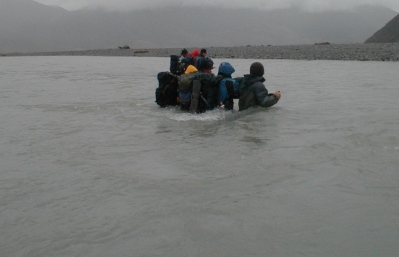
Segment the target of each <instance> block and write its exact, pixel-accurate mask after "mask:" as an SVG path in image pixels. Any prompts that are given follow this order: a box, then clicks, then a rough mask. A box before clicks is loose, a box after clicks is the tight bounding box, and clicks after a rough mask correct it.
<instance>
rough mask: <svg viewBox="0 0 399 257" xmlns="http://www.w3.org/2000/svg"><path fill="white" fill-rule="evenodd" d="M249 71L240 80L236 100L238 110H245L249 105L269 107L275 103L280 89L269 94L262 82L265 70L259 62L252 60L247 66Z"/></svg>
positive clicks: (278, 97) (279, 94)
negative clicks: (237, 99)
mask: <svg viewBox="0 0 399 257" xmlns="http://www.w3.org/2000/svg"><path fill="white" fill-rule="evenodd" d="M249 73H250V74H247V75H244V77H243V78H242V79H241V82H240V89H239V94H240V98H239V101H238V108H239V111H243V110H246V109H248V108H250V107H256V106H261V107H270V106H273V105H275V104H276V103H277V102H278V101H279V100H280V98H281V93H280V91H276V92H275V93H274V94H269V92H268V91H267V89H266V87H265V85H264V84H263V82H265V81H266V79H265V78H264V77H263V75H264V73H265V70H264V67H263V65H262V64H261V63H260V62H254V63H252V64H251V67H250V68H249Z"/></svg>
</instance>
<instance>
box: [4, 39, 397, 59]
mask: <svg viewBox="0 0 399 257" xmlns="http://www.w3.org/2000/svg"><path fill="white" fill-rule="evenodd" d="M187 49H188V50H189V52H190V51H192V50H193V49H194V48H187ZM207 49H208V56H209V57H211V58H221V59H223V58H225V59H233V58H237V59H288V60H344V61H399V43H386V44H322V45H318V44H315V45H288V46H271V45H268V46H239V47H208V48H207ZM180 52H181V48H165V49H132V48H131V49H123V50H122V49H97V50H83V51H63V52H40V53H39V52H37V53H4V54H0V56H143V57H169V56H170V55H172V54H177V55H178V54H180Z"/></svg>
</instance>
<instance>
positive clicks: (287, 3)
mask: <svg viewBox="0 0 399 257" xmlns="http://www.w3.org/2000/svg"><path fill="white" fill-rule="evenodd" d="M35 1H36V2H39V3H42V4H48V5H58V6H61V7H63V8H65V9H68V10H76V9H80V8H83V7H103V8H105V9H112V10H137V9H143V8H151V7H163V6H173V5H183V6H200V5H201V6H204V5H206V6H214V7H229V8H242V7H253V8H254V9H268V10H270V9H276V8H286V7H291V6H297V7H298V6H299V7H300V8H302V9H304V10H308V11H322V10H334V9H335V10H336V9H338V10H339V9H350V8H353V7H356V6H359V5H362V4H378V5H383V6H386V7H388V8H391V9H393V10H395V11H396V12H399V0H35Z"/></svg>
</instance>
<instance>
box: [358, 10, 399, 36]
mask: <svg viewBox="0 0 399 257" xmlns="http://www.w3.org/2000/svg"><path fill="white" fill-rule="evenodd" d="M365 43H399V14H398V15H396V17H395V18H393V19H392V20H390V21H389V22H388V23H387V24H386V25H385V26H384V27H382V28H381V29H380V30H378V31H377V32H376V33H375V34H374V35H373V36H371V37H370V38H368V39H367V40H366V42H365Z"/></svg>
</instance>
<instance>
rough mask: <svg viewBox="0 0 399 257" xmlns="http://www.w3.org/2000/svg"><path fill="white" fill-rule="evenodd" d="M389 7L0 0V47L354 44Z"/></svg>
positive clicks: (7, 50)
mask: <svg viewBox="0 0 399 257" xmlns="http://www.w3.org/2000/svg"><path fill="white" fill-rule="evenodd" d="M396 15H397V13H396V12H394V11H393V10H390V9H388V8H385V7H381V6H362V7H359V8H356V9H354V10H346V11H326V12H322V13H308V12H304V11H302V10H299V9H295V8H291V9H281V10H273V11H264V10H254V9H239V10H238V9H220V8H212V7H203V8H198V7H197V8H193V7H185V6H181V7H175V8H172V7H169V8H162V9H148V10H140V11H129V12H128V11H127V12H108V11H104V10H100V9H97V10H92V9H82V10H78V11H67V10H65V9H62V8H60V7H55V6H46V5H42V4H39V3H37V2H34V1H33V0H0V24H1V26H0V53H10V52H46V51H68V50H88V49H107V48H117V47H118V46H123V45H129V46H130V47H131V48H135V49H138V48H174V47H176V48H180V47H219V46H221V47H228V46H246V45H299V44H314V43H315V42H321V41H328V42H330V43H337V44H342V43H344V44H345V43H347V44H351V43H361V42H364V41H365V40H366V39H367V38H368V37H369V36H370V35H372V33H374V32H375V31H377V30H378V29H379V28H381V27H382V26H383V25H384V24H385V23H386V22H387V21H388V20H391V19H392V18H393V17H394V16H396Z"/></svg>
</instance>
